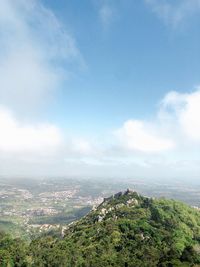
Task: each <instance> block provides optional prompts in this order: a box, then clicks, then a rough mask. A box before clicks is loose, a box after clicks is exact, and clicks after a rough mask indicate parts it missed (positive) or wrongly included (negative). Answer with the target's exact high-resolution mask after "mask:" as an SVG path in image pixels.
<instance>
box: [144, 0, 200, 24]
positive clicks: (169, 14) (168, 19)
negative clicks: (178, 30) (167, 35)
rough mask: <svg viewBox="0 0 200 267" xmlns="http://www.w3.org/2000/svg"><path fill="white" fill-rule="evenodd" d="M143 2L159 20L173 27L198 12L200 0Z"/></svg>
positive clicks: (153, 0) (146, 0) (150, 0)
mask: <svg viewBox="0 0 200 267" xmlns="http://www.w3.org/2000/svg"><path fill="white" fill-rule="evenodd" d="M145 2H146V3H147V5H149V6H150V7H151V9H152V10H153V12H154V13H155V14H156V15H158V16H159V18H161V19H162V20H163V21H164V22H165V23H166V24H167V25H171V26H173V27H177V26H178V25H179V24H180V23H182V22H183V21H184V20H185V19H186V18H188V17H191V16H192V15H194V14H198V13H199V12H200V0H174V1H170V0H145Z"/></svg>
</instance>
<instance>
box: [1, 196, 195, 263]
mask: <svg viewBox="0 0 200 267" xmlns="http://www.w3.org/2000/svg"><path fill="white" fill-rule="evenodd" d="M0 266H2V267H4V266H5V267H8V266H30V267H31V266H32V267H43V266H47V267H106V266H114V267H118V266H119V267H120V266H123V267H153V266H160V267H173V266H181V267H184V266H185V267H186V266H188V267H189V266H200V213H199V211H198V210H195V209H193V208H191V207H189V206H187V205H186V204H183V203H181V202H177V201H174V200H166V199H151V198H146V197H142V196H140V195H138V194H137V193H136V192H130V191H126V192H125V193H124V194H116V195H115V196H114V197H111V198H109V199H107V200H105V201H104V202H103V203H102V204H101V205H99V206H98V207H97V209H96V210H93V211H91V212H90V213H89V214H88V215H86V216H85V217H83V218H82V219H80V220H79V221H77V222H75V223H72V224H71V225H69V226H68V228H67V229H66V232H65V237H64V238H63V239H62V238H59V237H56V236H49V235H47V236H43V237H39V238H37V239H35V240H32V241H31V243H30V244H26V243H24V242H23V241H20V240H19V239H17V240H16V239H12V238H10V237H9V236H8V235H6V234H3V233H2V234H1V235H0Z"/></svg>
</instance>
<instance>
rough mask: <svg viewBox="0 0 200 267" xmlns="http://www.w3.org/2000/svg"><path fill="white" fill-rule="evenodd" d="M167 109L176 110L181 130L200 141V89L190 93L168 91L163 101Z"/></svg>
mask: <svg viewBox="0 0 200 267" xmlns="http://www.w3.org/2000/svg"><path fill="white" fill-rule="evenodd" d="M162 105H163V107H164V108H165V110H166V111H167V110H168V109H169V108H170V109H171V110H172V111H173V112H174V113H173V116H174V117H175V118H176V125H177V124H178V127H179V129H180V131H181V132H182V133H183V134H185V135H186V136H187V138H189V139H190V140H192V141H194V142H200V90H197V91H195V92H193V93H190V94H180V93H177V92H170V93H168V94H167V95H166V96H165V98H164V99H163V101H162Z"/></svg>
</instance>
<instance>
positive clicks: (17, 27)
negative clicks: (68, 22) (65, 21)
mask: <svg viewBox="0 0 200 267" xmlns="http://www.w3.org/2000/svg"><path fill="white" fill-rule="evenodd" d="M63 63H64V64H65V70H64V69H63V68H62V64H63ZM74 63H76V65H79V66H80V65H81V64H82V63H83V60H82V57H81V55H80V52H79V50H78V48H77V47H76V44H75V41H74V39H73V38H72V37H71V36H70V35H69V34H68V33H67V32H66V30H65V29H64V27H63V26H62V25H61V23H60V22H59V21H58V19H57V18H56V17H55V15H54V14H53V13H52V12H51V11H50V10H49V9H47V8H45V7H44V6H43V5H42V4H41V3H40V1H39V0H29V1H25V0H17V1H12V0H2V1H1V5H0V104H3V105H8V106H9V107H11V108H12V109H13V108H14V109H15V110H17V111H19V110H20V111H21V110H22V111H26V112H28V111H29V110H30V109H36V108H37V106H38V104H41V102H42V103H44V101H47V98H48V97H51V95H52V94H54V92H55V90H57V89H58V88H59V87H60V85H61V83H62V82H63V80H64V79H66V78H67V77H68V76H69V75H70V72H71V71H72V70H73V67H74ZM67 65H70V71H69V68H67V67H66V66H67Z"/></svg>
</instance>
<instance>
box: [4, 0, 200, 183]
mask: <svg viewBox="0 0 200 267" xmlns="http://www.w3.org/2000/svg"><path fill="white" fill-rule="evenodd" d="M199 45H200V0H190V1H188V0H83V1H69V0H59V1H54V0H48V1H47V0H29V1H27V0H2V1H1V5H0V175H1V176H20V175H21V176H27V177H30V176H31V177H33V176H68V177H70V176H71V177H74V176H79V177H85V176H88V177H108V178H111V177H112V178H114V177H118V178H119V177H121V178H124V177H130V178H150V179H151V178H154V177H155V178H159V179H165V178H170V179H176V178H178V179H180V178H182V179H188V180H189V181H190V179H194V180H195V179H198V178H199V176H200V49H199Z"/></svg>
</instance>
